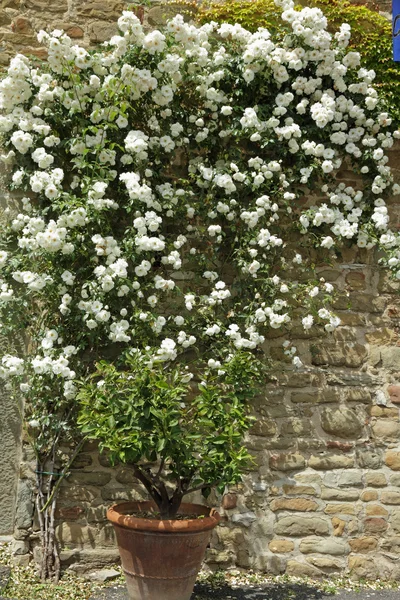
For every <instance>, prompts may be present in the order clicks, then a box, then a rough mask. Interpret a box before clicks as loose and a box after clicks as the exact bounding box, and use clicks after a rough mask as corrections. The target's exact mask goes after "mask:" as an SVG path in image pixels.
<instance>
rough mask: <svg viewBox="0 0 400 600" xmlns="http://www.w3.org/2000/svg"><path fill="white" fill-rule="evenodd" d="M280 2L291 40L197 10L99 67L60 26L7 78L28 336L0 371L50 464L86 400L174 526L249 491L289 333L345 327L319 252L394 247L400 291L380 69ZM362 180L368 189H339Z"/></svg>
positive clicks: (116, 44) (6, 233)
mask: <svg viewBox="0 0 400 600" xmlns="http://www.w3.org/2000/svg"><path fill="white" fill-rule="evenodd" d="M277 5H278V6H280V7H281V9H282V15H281V17H282V26H283V27H284V28H285V31H286V35H284V36H282V35H280V36H279V38H277V39H274V37H273V36H272V35H271V34H270V33H269V31H268V30H267V29H263V28H260V29H259V30H258V31H256V32H255V33H251V32H249V31H247V30H246V29H244V28H243V27H242V26H240V25H238V24H236V25H229V24H222V25H221V24H217V23H214V22H210V23H206V24H204V25H202V26H196V25H193V24H187V23H185V22H184V20H183V18H182V17H181V16H179V15H178V16H176V17H175V18H174V19H172V20H171V21H169V22H168V24H167V25H166V28H165V30H164V31H163V32H161V31H158V30H156V31H152V32H150V33H146V32H145V31H143V28H142V25H141V24H140V22H139V20H138V19H137V18H136V17H135V15H134V14H133V13H132V12H129V11H126V12H124V13H123V15H122V16H121V18H120V19H119V22H118V24H119V29H120V35H117V36H114V37H113V38H112V39H111V40H110V41H109V42H107V43H106V44H104V45H103V47H102V48H101V49H100V50H94V51H88V50H86V49H84V48H82V47H79V46H78V45H75V43H74V41H73V40H71V39H70V38H69V37H68V36H67V35H65V34H64V33H63V32H62V31H58V30H56V31H53V33H51V34H48V33H45V32H44V31H43V32H41V33H40V34H39V39H40V42H41V43H43V44H45V45H46V46H47V48H48V61H47V62H46V63H43V64H40V65H39V66H37V65H35V64H33V63H31V62H30V60H29V59H28V58H26V57H24V56H22V55H18V56H16V57H15V58H14V59H13V60H12V61H11V65H10V67H9V70H8V73H7V76H6V77H5V78H4V79H3V80H2V82H1V83H0V107H1V109H2V116H1V117H0V130H1V134H2V140H3V146H4V147H5V148H6V153H5V154H4V156H3V160H4V161H5V162H6V164H7V165H8V169H9V170H8V173H9V184H10V189H11V190H13V191H14V197H18V198H19V201H18V202H19V204H18V208H17V209H15V208H13V207H12V206H10V207H9V208H8V209H7V210H5V211H4V214H3V224H2V230H1V236H0V244H1V254H0V267H1V282H0V315H1V327H2V333H3V334H12V336H13V337H14V338H15V336H16V335H17V334H18V330H19V329H20V330H24V331H25V332H26V334H27V337H28V338H29V342H28V343H27V344H26V349H25V350H24V352H21V353H20V354H18V353H17V352H16V351H13V352H12V351H11V350H9V351H8V353H7V354H4V355H3V357H2V359H1V370H0V375H1V377H3V378H4V379H6V380H7V381H8V385H9V386H16V387H17V388H19V389H20V390H21V391H22V393H23V395H24V397H25V405H26V416H27V421H28V425H29V431H30V434H31V437H32V439H33V440H34V444H35V447H36V448H37V451H38V452H43V451H44V450H45V449H46V447H47V446H48V445H49V443H50V442H49V440H54V436H59V438H60V439H64V440H67V439H68V436H69V435H71V436H72V433H73V431H74V430H75V429H74V428H75V424H76V416H77V407H78V406H79V405H81V413H80V416H79V423H80V426H81V427H82V429H83V431H84V432H85V434H87V435H88V436H89V437H93V438H98V439H99V440H100V441H101V443H102V447H103V448H106V449H109V450H110V451H111V453H112V455H113V456H114V457H115V458H117V459H119V460H123V461H127V462H129V463H132V464H134V465H135V469H136V471H135V472H136V475H137V477H138V478H139V480H140V481H142V483H144V485H145V487H146V488H147V489H148V491H149V492H150V493H151V494H152V496H153V498H154V499H155V500H156V501H157V502H158V504H159V505H160V506H161V505H162V506H163V507H164V508H163V509H162V510H163V513H164V514H169V515H171V514H173V513H174V512H176V509H177V508H176V505H177V504H179V502H180V500H181V499H182V497H183V496H184V495H185V494H186V493H188V491H190V490H192V489H193V488H196V489H203V490H208V489H209V488H210V486H211V485H217V486H218V487H219V488H220V489H223V487H224V485H226V484H229V483H234V482H236V481H238V480H239V478H240V473H241V471H242V469H243V467H244V464H245V459H246V457H247V453H246V452H245V451H244V450H243V448H242V445H241V444H242V442H241V439H242V435H243V434H244V433H245V431H246V430H247V429H248V426H249V423H250V420H249V418H248V408H247V400H248V398H249V397H250V396H251V395H252V394H253V393H255V391H256V388H257V385H259V382H260V380H261V379H262V377H261V370H260V367H259V361H261V362H262V359H263V352H264V351H265V350H266V349H267V348H268V336H269V335H271V332H273V334H274V335H275V337H276V335H278V336H279V332H276V331H274V330H279V331H280V332H281V335H282V337H283V339H284V340H285V341H284V351H285V353H286V354H287V355H288V356H290V357H291V359H292V360H293V363H294V366H298V367H301V361H300V358H299V357H298V356H297V352H296V348H295V347H293V346H292V345H291V343H290V341H289V339H290V328H291V326H292V325H293V324H295V325H296V326H298V325H300V326H301V327H302V328H304V329H305V330H308V329H310V328H311V327H313V326H320V327H321V328H323V329H325V330H326V332H328V333H329V332H332V331H334V330H335V328H336V327H338V326H339V325H340V320H339V319H338V318H337V317H336V316H335V315H334V314H333V313H332V312H331V310H330V309H329V302H330V300H331V297H332V292H333V287H332V285H330V284H328V283H325V282H324V281H323V280H322V281H321V280H319V279H318V278H317V277H316V276H315V274H314V271H313V260H314V258H315V255H316V252H317V253H318V254H319V256H320V259H321V260H328V259H329V255H331V254H332V252H333V251H334V250H335V248H339V247H340V245H341V244H343V243H347V244H349V243H353V244H355V245H358V246H359V247H360V248H365V247H366V248H368V249H371V248H374V247H377V248H379V249H381V250H383V251H384V256H385V258H384V259H383V261H384V262H385V264H386V265H388V266H389V267H390V268H391V269H392V271H393V273H394V275H395V276H397V278H400V270H399V260H400V252H399V237H398V235H397V234H396V233H393V232H392V231H390V229H389V216H388V210H387V207H386V204H385V197H386V196H388V195H389V194H392V193H398V192H399V187H398V186H397V185H396V184H393V180H392V176H391V173H390V169H389V167H388V165H387V163H388V158H387V156H386V150H387V149H389V148H391V146H392V145H393V143H394V138H398V137H400V132H399V131H396V130H395V127H393V126H392V120H391V118H390V116H389V115H388V114H386V113H382V112H381V110H380V100H379V96H378V93H377V92H376V90H375V89H374V87H373V80H374V72H373V71H371V70H367V69H365V68H363V67H362V66H361V65H360V56H359V54H358V53H357V52H354V51H348V48H347V46H348V44H349V40H350V35H351V32H350V27H349V26H348V25H346V24H344V25H342V26H341V27H340V29H339V31H338V32H337V33H335V34H334V35H333V34H330V33H329V32H328V30H327V20H326V18H325V17H324V15H323V13H322V12H321V10H319V9H317V8H303V9H302V10H300V9H299V10H298V9H295V8H294V3H293V2H292V1H291V0H278V1H277ZM344 164H345V165H346V167H347V168H350V169H353V170H354V171H355V172H356V173H358V174H360V175H361V176H362V185H360V188H359V189H355V188H353V187H350V186H346V185H345V184H344V183H338V181H337V179H336V176H337V172H338V170H339V169H340V167H341V166H342V165H344ZM146 390H147V391H146ZM69 432H70V433H69ZM154 465H157V466H154ZM166 480H170V481H172V482H173V483H174V485H175V488H174V489H175V491H176V490H178V491H177V492H176V493H177V495H175V496H173V497H172V496H171V495H169V494H170V492H169V491H167V488H166V487H165V482H166ZM169 489H170V488H168V490H169ZM177 498H178V500H177ZM163 503H164V504H163ZM172 504H173V505H174V507H173V509H171V508H168V506H169V507H170V506H171V505H172ZM166 506H167V508H165V507H166Z"/></svg>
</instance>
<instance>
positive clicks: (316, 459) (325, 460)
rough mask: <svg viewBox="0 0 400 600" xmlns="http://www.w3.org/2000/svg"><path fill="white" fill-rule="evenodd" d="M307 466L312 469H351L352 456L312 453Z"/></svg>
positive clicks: (352, 464) (352, 465)
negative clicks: (317, 454)
mask: <svg viewBox="0 0 400 600" xmlns="http://www.w3.org/2000/svg"><path fill="white" fill-rule="evenodd" d="M308 466H309V467H310V468H312V469H316V470H322V471H329V470H330V469H351V468H352V467H354V458H353V457H352V456H343V455H341V454H331V455H330V456H329V455H319V456H316V455H313V456H310V458H309V460H308Z"/></svg>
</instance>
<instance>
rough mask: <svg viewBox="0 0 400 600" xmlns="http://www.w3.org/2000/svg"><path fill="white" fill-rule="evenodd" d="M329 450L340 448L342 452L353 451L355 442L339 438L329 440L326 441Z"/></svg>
mask: <svg viewBox="0 0 400 600" xmlns="http://www.w3.org/2000/svg"><path fill="white" fill-rule="evenodd" d="M326 447H327V449H328V450H340V451H341V452H351V450H353V449H354V443H353V442H339V441H338V440H328V441H327V442H326Z"/></svg>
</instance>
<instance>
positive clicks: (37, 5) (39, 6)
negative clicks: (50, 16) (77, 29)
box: [24, 0, 68, 15]
mask: <svg viewBox="0 0 400 600" xmlns="http://www.w3.org/2000/svg"><path fill="white" fill-rule="evenodd" d="M24 8H27V9H29V10H32V11H35V12H37V13H39V14H43V15H44V14H46V11H47V12H50V13H57V14H60V13H65V12H66V11H67V10H68V0H52V1H51V2H48V0H24Z"/></svg>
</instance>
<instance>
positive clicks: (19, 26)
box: [2, 15, 32, 33]
mask: <svg viewBox="0 0 400 600" xmlns="http://www.w3.org/2000/svg"><path fill="white" fill-rule="evenodd" d="M2 24H3V22H2ZM11 28H12V30H13V31H15V32H16V33H32V23H31V22H30V20H29V19H27V18H26V17H23V16H22V15H18V16H17V17H15V18H14V19H13V23H12V27H11Z"/></svg>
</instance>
